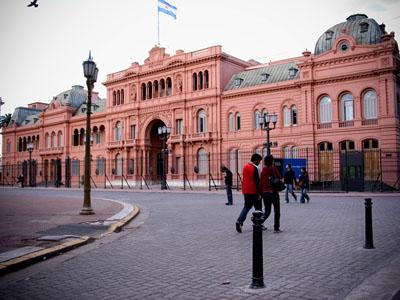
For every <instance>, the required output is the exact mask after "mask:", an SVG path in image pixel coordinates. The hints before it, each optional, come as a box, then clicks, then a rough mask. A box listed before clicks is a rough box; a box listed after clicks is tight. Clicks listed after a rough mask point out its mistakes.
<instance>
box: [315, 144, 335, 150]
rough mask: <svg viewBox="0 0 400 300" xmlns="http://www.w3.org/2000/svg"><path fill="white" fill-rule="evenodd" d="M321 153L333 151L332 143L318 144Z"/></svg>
mask: <svg viewBox="0 0 400 300" xmlns="http://www.w3.org/2000/svg"><path fill="white" fill-rule="evenodd" d="M318 149H319V151H332V150H333V147H332V143H331V142H321V143H319V144H318Z"/></svg>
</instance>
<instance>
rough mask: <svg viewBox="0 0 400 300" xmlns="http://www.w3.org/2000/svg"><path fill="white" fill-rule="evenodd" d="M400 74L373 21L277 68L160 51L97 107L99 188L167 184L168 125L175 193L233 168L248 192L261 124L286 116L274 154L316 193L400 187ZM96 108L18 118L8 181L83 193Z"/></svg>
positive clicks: (8, 153)
mask: <svg viewBox="0 0 400 300" xmlns="http://www.w3.org/2000/svg"><path fill="white" fill-rule="evenodd" d="M399 71H400V58H399V51H398V45H397V43H396V41H395V39H394V33H390V34H387V33H386V32H385V28H384V25H383V24H382V25H378V24H377V23H376V21H375V20H374V19H370V18H368V17H367V16H365V15H352V16H350V17H349V18H347V20H346V22H343V23H340V24H337V25H335V26H332V27H330V28H329V29H328V30H327V31H326V32H324V33H323V34H322V35H321V37H320V38H319V39H318V41H317V42H316V46H315V51H314V53H311V52H310V51H307V50H306V51H304V52H303V53H302V55H301V56H299V57H295V58H289V59H286V60H282V61H276V62H271V63H268V64H260V63H258V62H256V61H254V60H251V61H247V62H246V61H243V60H241V59H238V58H236V57H233V56H231V55H228V54H226V53H224V52H222V50H221V47H220V46H213V47H209V48H206V49H202V50H198V51H194V52H188V53H186V52H184V51H181V50H178V51H176V53H175V54H174V55H169V54H167V53H165V49H164V48H161V47H154V48H152V49H151V50H150V52H149V57H148V58H147V59H146V60H145V62H144V64H142V65H140V64H138V63H133V64H132V65H131V66H130V67H129V68H127V69H125V70H122V71H119V72H116V73H112V74H109V75H108V76H107V80H106V82H105V83H104V85H105V86H106V87H107V99H100V98H99V97H98V96H97V95H95V97H94V98H95V99H94V100H93V102H94V107H93V114H92V117H91V124H92V137H93V138H92V147H91V153H92V171H91V172H92V183H93V185H96V186H100V187H104V186H111V185H112V186H115V185H117V186H121V185H123V186H130V187H132V186H139V185H140V186H144V185H145V184H150V183H156V182H158V181H159V180H160V176H161V175H162V173H163V164H162V161H163V154H162V153H163V151H162V149H163V147H164V146H163V142H164V141H163V140H161V139H160V136H159V135H158V128H159V127H160V126H166V127H169V128H171V135H170V136H169V139H168V140H167V141H166V146H167V147H168V150H169V151H168V154H167V155H166V156H167V163H166V167H165V170H166V173H167V182H168V184H169V186H183V185H185V187H186V186H187V187H188V186H209V185H214V184H215V185H218V184H219V182H220V179H221V173H220V166H221V164H224V165H226V166H228V167H229V168H230V169H232V170H233V172H234V173H235V174H236V180H237V182H240V173H241V165H242V163H243V162H245V161H247V160H248V159H249V157H250V155H251V154H252V153H254V152H260V153H262V152H263V151H265V149H264V150H263V148H264V143H265V140H266V133H265V131H264V130H261V128H260V124H259V118H260V116H263V115H264V114H266V113H268V114H271V113H275V114H276V115H277V120H278V121H277V123H276V128H275V129H274V130H272V131H271V132H270V134H271V141H272V145H273V148H272V154H273V155H274V156H275V157H276V158H278V160H277V161H278V162H280V163H282V164H284V163H286V162H291V163H293V164H295V165H296V164H298V165H300V164H301V165H304V166H306V167H307V168H308V170H309V173H310V176H311V179H312V181H313V183H314V185H315V186H317V187H319V188H325V187H332V188H340V189H346V190H347V189H356V190H366V189H371V188H375V185H376V184H377V183H379V186H380V187H381V188H382V187H385V188H387V187H395V188H399V182H398V178H399V175H400V159H399V153H400V134H399V115H400V90H399V74H400V73H399ZM86 97H87V92H86V91H85V90H84V89H83V88H82V87H80V86H73V87H72V89H71V90H68V91H65V92H63V93H61V94H59V95H58V96H57V97H54V99H53V100H52V101H51V102H50V104H48V105H47V104H43V103H38V102H37V103H32V104H30V105H29V106H28V108H17V109H16V110H15V112H14V114H13V117H12V120H11V122H10V123H9V125H8V127H6V128H4V129H3V172H2V173H3V178H2V180H3V182H5V183H11V182H13V181H14V180H15V177H17V176H18V175H19V174H25V175H26V176H25V177H26V178H29V177H31V178H33V179H32V180H33V182H35V183H37V184H41V183H46V184H50V183H51V184H53V183H54V182H56V183H57V182H62V183H63V184H65V185H67V186H79V185H80V182H81V176H82V174H83V161H84V131H85V130H84V128H85V121H86V114H85V110H86V108H85V99H86ZM29 143H33V145H34V149H33V151H32V154H31V155H32V157H31V161H32V164H31V166H32V167H31V168H29V152H28V151H27V147H28V146H27V145H28V144H29ZM29 169H30V171H29ZM27 183H28V181H27Z"/></svg>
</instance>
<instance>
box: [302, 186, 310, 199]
mask: <svg viewBox="0 0 400 300" xmlns="http://www.w3.org/2000/svg"><path fill="white" fill-rule="evenodd" d="M307 193H308V189H306V188H301V198H300V203H305V200H304V199H306V200H307V202H310V197H309V196H308V194H307Z"/></svg>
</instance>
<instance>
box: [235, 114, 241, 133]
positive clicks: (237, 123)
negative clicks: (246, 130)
mask: <svg viewBox="0 0 400 300" xmlns="http://www.w3.org/2000/svg"><path fill="white" fill-rule="evenodd" d="M235 119H236V131H239V130H240V126H241V124H240V113H239V112H237V113H236V117H235Z"/></svg>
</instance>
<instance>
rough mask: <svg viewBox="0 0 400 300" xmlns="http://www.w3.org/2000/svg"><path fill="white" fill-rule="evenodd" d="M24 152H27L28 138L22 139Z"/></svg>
mask: <svg viewBox="0 0 400 300" xmlns="http://www.w3.org/2000/svg"><path fill="white" fill-rule="evenodd" d="M22 151H26V137H24V138H23V139H22Z"/></svg>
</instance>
